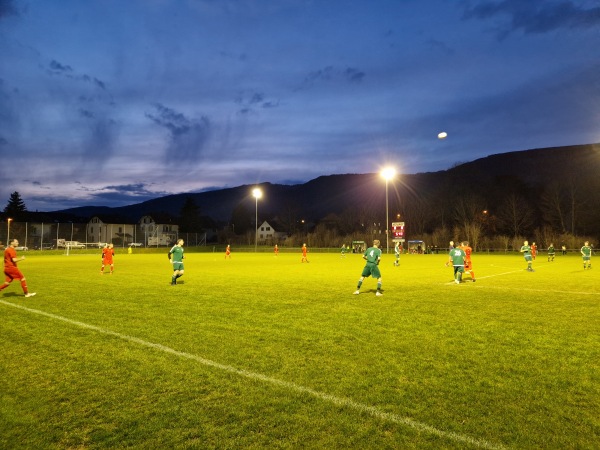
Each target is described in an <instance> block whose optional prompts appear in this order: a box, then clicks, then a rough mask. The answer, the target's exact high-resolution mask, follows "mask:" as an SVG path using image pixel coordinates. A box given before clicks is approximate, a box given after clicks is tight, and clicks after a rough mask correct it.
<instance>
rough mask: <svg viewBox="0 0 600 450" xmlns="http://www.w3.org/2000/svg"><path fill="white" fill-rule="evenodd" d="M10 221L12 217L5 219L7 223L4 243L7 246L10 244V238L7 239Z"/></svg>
mask: <svg viewBox="0 0 600 450" xmlns="http://www.w3.org/2000/svg"><path fill="white" fill-rule="evenodd" d="M11 222H12V219H11V218H10V217H9V218H8V219H7V220H6V223H7V225H6V245H7V246H8V245H9V244H10V240H9V239H10V223H11ZM23 245H24V244H23Z"/></svg>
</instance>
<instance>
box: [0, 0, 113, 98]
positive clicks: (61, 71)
mask: <svg viewBox="0 0 600 450" xmlns="http://www.w3.org/2000/svg"><path fill="white" fill-rule="evenodd" d="M0 1H1V0H0ZM48 67H49V70H48V72H49V73H50V75H59V76H64V77H67V78H70V79H72V80H79V81H84V82H86V83H90V84H93V85H94V86H96V87H98V88H100V89H102V90H106V83H104V82H103V81H100V80H99V79H98V78H96V77H92V76H90V75H87V74H77V73H75V70H74V69H73V68H72V67H71V66H69V65H68V64H62V63H60V62H58V61H56V60H55V59H53V60H52V61H50V63H49V64H48Z"/></svg>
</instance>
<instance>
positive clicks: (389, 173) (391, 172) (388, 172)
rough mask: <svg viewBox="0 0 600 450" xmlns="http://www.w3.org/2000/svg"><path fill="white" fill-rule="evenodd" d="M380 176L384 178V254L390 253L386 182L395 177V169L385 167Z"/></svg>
mask: <svg viewBox="0 0 600 450" xmlns="http://www.w3.org/2000/svg"><path fill="white" fill-rule="evenodd" d="M381 176H382V177H383V178H385V252H386V253H389V252H390V233H389V226H390V213H389V204H388V182H389V181H390V180H391V179H393V178H394V176H396V169H394V168H393V167H386V168H385V169H383V170H382V171H381Z"/></svg>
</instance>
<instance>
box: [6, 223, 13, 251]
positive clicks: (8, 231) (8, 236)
mask: <svg viewBox="0 0 600 450" xmlns="http://www.w3.org/2000/svg"><path fill="white" fill-rule="evenodd" d="M6 222H7V223H8V225H7V228H6V246H7V247H8V245H9V244H10V241H9V239H10V223H11V222H12V219H10V218H9V219H7V220H6Z"/></svg>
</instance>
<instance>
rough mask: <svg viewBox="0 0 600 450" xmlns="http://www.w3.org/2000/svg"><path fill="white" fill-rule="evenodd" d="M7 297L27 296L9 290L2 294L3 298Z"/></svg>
mask: <svg viewBox="0 0 600 450" xmlns="http://www.w3.org/2000/svg"><path fill="white" fill-rule="evenodd" d="M6 297H23V298H25V296H24V295H23V294H17V293H16V292H7V293H6V294H4V295H3V296H2V298H6Z"/></svg>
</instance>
